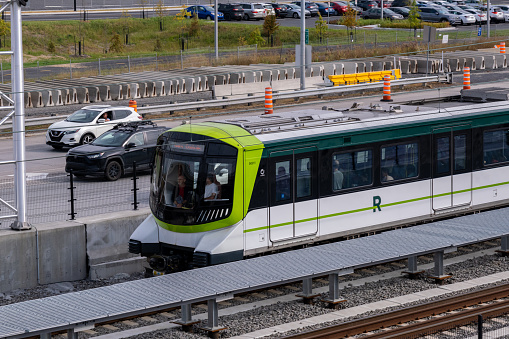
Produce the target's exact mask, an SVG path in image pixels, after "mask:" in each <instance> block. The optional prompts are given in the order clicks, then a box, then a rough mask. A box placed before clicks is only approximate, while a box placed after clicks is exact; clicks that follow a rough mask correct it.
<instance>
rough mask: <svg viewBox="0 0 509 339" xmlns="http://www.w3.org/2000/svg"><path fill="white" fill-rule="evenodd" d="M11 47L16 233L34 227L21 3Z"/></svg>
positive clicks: (15, 10)
mask: <svg viewBox="0 0 509 339" xmlns="http://www.w3.org/2000/svg"><path fill="white" fill-rule="evenodd" d="M11 45H12V56H11V60H12V66H11V67H12V97H13V99H14V120H13V128H12V134H13V139H14V161H15V162H16V163H15V169H14V187H15V192H16V209H17V210H18V213H17V214H18V218H17V220H16V221H14V223H13V224H12V225H11V228H12V229H15V230H28V229H30V228H31V226H30V225H29V224H28V222H27V218H26V217H27V216H26V210H27V208H26V168H25V97H24V78H23V37H22V32H21V6H20V4H19V2H18V0H12V1H11Z"/></svg>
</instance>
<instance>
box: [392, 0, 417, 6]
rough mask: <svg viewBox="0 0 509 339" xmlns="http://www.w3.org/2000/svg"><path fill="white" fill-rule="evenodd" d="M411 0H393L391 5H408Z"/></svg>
mask: <svg viewBox="0 0 509 339" xmlns="http://www.w3.org/2000/svg"><path fill="white" fill-rule="evenodd" d="M412 2H413V1H412V0H394V1H393V2H392V4H391V7H408V6H412Z"/></svg>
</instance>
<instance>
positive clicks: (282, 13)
mask: <svg viewBox="0 0 509 339" xmlns="http://www.w3.org/2000/svg"><path fill="white" fill-rule="evenodd" d="M271 6H272V8H274V11H275V12H276V18H286V16H287V15H288V10H287V9H286V5H285V4H271Z"/></svg>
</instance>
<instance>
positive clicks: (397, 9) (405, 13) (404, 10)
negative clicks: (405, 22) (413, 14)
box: [390, 7, 410, 18]
mask: <svg viewBox="0 0 509 339" xmlns="http://www.w3.org/2000/svg"><path fill="white" fill-rule="evenodd" d="M390 9H391V11H393V12H394V13H397V14H401V15H403V18H408V14H410V8H407V7H391V8H390Z"/></svg>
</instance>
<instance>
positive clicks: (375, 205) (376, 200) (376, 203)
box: [373, 195, 382, 213]
mask: <svg viewBox="0 0 509 339" xmlns="http://www.w3.org/2000/svg"><path fill="white" fill-rule="evenodd" d="M381 203H382V198H380V197H379V196H378V195H375V196H374V197H373V213H374V212H376V209H377V208H378V211H380V212H381V211H382V209H381V208H380V204H381Z"/></svg>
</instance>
